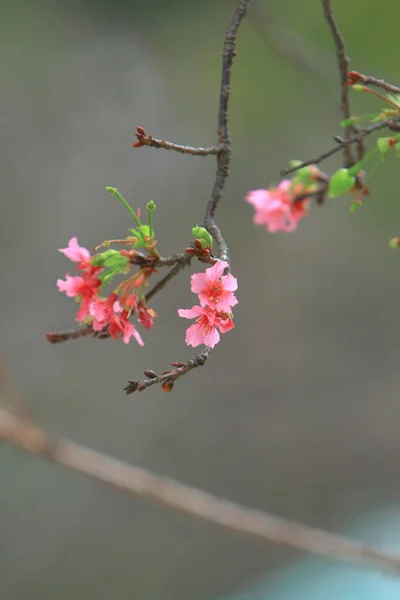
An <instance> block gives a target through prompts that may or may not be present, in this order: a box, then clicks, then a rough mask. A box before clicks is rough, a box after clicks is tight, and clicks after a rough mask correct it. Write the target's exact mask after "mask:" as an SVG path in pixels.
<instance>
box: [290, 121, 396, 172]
mask: <svg viewBox="0 0 400 600" xmlns="http://www.w3.org/2000/svg"><path fill="white" fill-rule="evenodd" d="M396 123H400V116H399V117H390V118H389V119H385V120H384V121H379V123H373V124H372V125H369V126H368V127H365V128H364V129H360V130H358V131H357V133H355V134H354V135H352V136H351V137H349V138H347V139H342V138H339V137H338V136H334V139H335V140H337V141H338V144H339V145H338V146H335V148H332V149H331V150H328V151H327V152H324V153H323V154H320V155H319V156H317V157H315V158H310V159H309V160H305V161H304V162H302V163H300V164H299V165H296V166H295V167H290V169H284V170H283V171H281V176H282V177H285V176H286V175H289V174H290V173H294V172H295V171H298V170H299V169H301V168H302V167H307V166H308V165H317V164H318V163H320V162H322V161H323V160H325V159H326V158H329V157H330V156H333V155H334V154H336V153H337V152H340V150H341V149H342V148H343V147H344V146H347V145H349V144H354V142H357V141H359V140H360V139H362V138H364V137H366V136H367V135H370V134H371V133H373V132H374V131H378V130H379V129H384V128H385V127H389V128H390V127H391V126H393V125H395V124H396Z"/></svg>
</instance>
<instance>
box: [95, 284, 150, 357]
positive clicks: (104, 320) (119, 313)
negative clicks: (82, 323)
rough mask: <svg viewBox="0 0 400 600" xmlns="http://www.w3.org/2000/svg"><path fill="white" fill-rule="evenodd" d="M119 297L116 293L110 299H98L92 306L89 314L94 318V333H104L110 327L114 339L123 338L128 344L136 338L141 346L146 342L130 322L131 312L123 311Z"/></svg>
mask: <svg viewBox="0 0 400 600" xmlns="http://www.w3.org/2000/svg"><path fill="white" fill-rule="evenodd" d="M117 298H118V296H117V294H116V293H115V292H113V293H112V294H110V295H109V296H108V298H97V299H96V300H95V301H94V302H92V303H91V304H90V307H89V312H90V315H91V316H92V317H93V322H92V327H93V331H102V330H103V329H104V328H105V327H108V331H109V333H110V335H111V336H112V337H113V338H114V339H118V337H120V336H121V337H122V341H123V342H124V343H125V344H128V343H129V341H130V338H131V337H134V338H135V339H136V341H137V342H138V344H139V345H140V346H143V345H144V342H143V340H142V338H141V336H140V334H139V332H138V331H137V330H136V328H135V326H134V325H133V324H132V323H130V322H129V315H130V311H127V310H121V306H120V303H119V302H118V300H117Z"/></svg>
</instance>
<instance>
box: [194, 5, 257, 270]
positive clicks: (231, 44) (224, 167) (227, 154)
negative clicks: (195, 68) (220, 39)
mask: <svg viewBox="0 0 400 600" xmlns="http://www.w3.org/2000/svg"><path fill="white" fill-rule="evenodd" d="M249 3H250V0H239V1H238V3H237V6H236V11H235V14H234V16H233V19H232V23H231V26H230V27H229V29H228V31H227V32H226V34H225V39H224V50H223V61H222V80H221V90H220V99H219V110H218V138H219V142H220V144H221V146H222V149H221V151H220V152H219V154H218V157H217V173H216V177H215V182H214V186H213V190H212V192H211V197H210V199H209V201H208V204H207V208H206V214H205V217H204V227H206V229H207V230H208V231H209V232H210V234H211V235H212V237H213V238H214V239H215V241H216V242H217V244H218V247H219V258H220V259H222V260H229V250H228V246H227V243H226V242H225V239H224V237H223V235H222V232H221V230H220V228H219V227H218V225H217V224H216V223H215V221H214V215H215V211H216V209H217V206H218V203H219V201H220V199H221V197H222V194H223V191H224V187H225V181H226V178H227V177H228V175H229V166H230V161H231V139H230V135H229V127H228V102H229V96H230V91H231V87H230V84H231V73H232V66H233V59H234V57H235V55H236V37H237V33H238V30H239V26H240V23H241V22H242V20H243V18H244V16H245V14H246V12H247V9H248V6H249Z"/></svg>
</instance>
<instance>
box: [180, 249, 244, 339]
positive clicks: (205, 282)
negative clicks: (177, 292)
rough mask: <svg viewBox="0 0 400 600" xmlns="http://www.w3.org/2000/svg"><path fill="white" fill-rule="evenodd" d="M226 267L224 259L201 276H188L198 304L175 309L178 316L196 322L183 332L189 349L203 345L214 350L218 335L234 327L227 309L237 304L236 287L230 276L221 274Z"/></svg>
mask: <svg viewBox="0 0 400 600" xmlns="http://www.w3.org/2000/svg"><path fill="white" fill-rule="evenodd" d="M227 267H228V263H227V262H226V261H225V260H219V261H218V262H216V263H215V265H213V266H212V267H210V268H209V269H206V271H205V273H195V274H194V275H192V277H191V290H192V292H193V293H195V294H197V295H198V297H199V302H200V305H197V306H193V307H192V308H190V309H183V308H181V309H179V310H178V314H179V316H180V317H183V318H185V319H196V322H195V323H193V325H191V326H190V327H189V328H188V329H187V330H186V338H185V340H186V343H187V344H188V345H189V346H194V347H195V346H199V345H200V344H205V345H206V346H208V347H209V348H214V346H215V345H216V344H217V343H218V342H219V340H220V333H226V332H227V331H229V330H230V329H233V328H234V327H235V325H234V323H233V320H232V314H231V308H232V307H233V306H235V305H236V304H237V303H238V300H237V298H236V296H235V294H234V293H233V292H234V291H235V290H237V287H238V284H237V279H236V278H235V277H233V275H231V274H230V273H228V274H227V275H223V272H224V271H225V269H226V268H227Z"/></svg>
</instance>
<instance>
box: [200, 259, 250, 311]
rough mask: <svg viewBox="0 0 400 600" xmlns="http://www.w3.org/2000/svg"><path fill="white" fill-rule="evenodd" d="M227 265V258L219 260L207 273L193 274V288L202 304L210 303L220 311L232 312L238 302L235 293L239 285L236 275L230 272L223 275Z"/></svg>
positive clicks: (211, 306) (209, 304) (210, 305)
mask: <svg viewBox="0 0 400 600" xmlns="http://www.w3.org/2000/svg"><path fill="white" fill-rule="evenodd" d="M227 267H228V263H227V262H226V261H225V260H219V261H218V262H216V263H215V265H213V266H212V267H210V268H209V269H206V271H205V273H195V274H194V275H192V277H191V279H190V282H191V290H192V292H194V293H195V294H198V296H199V301H200V304H201V306H207V305H208V306H209V307H210V308H213V309H216V310H219V311H224V312H230V309H231V308H232V306H235V304H237V303H238V300H237V298H236V296H235V294H234V293H233V292H234V291H235V290H237V287H238V284H237V279H236V277H233V275H231V274H230V273H228V274H227V275H222V273H223V272H224V270H225V269H226V268H227Z"/></svg>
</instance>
